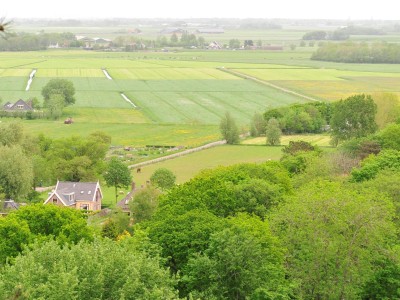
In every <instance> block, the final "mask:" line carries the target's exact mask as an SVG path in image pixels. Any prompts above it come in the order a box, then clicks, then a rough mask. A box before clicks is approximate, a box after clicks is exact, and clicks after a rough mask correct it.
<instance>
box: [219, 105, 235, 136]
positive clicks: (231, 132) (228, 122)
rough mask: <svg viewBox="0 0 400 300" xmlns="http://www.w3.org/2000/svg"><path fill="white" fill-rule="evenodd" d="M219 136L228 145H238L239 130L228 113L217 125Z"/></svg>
mask: <svg viewBox="0 0 400 300" xmlns="http://www.w3.org/2000/svg"><path fill="white" fill-rule="evenodd" d="M219 128H220V130H221V134H222V136H223V138H224V139H225V140H226V142H227V143H228V144H237V143H239V129H238V127H237V125H236V122H235V120H234V119H233V118H232V116H231V114H230V113H229V112H226V113H225V116H224V117H223V118H222V119H221V122H220V124H219Z"/></svg>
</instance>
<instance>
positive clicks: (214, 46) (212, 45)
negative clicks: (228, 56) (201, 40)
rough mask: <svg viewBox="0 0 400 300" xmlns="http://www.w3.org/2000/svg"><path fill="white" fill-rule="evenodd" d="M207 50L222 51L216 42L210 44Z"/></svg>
mask: <svg viewBox="0 0 400 300" xmlns="http://www.w3.org/2000/svg"><path fill="white" fill-rule="evenodd" d="M207 49H213V50H215V49H222V47H221V46H220V44H219V43H218V42H216V41H213V42H211V43H210V44H209V45H208V46H207Z"/></svg>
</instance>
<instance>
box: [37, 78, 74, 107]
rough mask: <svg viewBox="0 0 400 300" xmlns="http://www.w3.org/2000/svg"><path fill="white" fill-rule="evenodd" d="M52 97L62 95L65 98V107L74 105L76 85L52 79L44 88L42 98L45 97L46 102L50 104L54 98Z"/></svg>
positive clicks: (64, 80) (65, 80)
mask: <svg viewBox="0 0 400 300" xmlns="http://www.w3.org/2000/svg"><path fill="white" fill-rule="evenodd" d="M52 95H62V96H63V97H64V106H68V105H71V104H74V103H75V98H74V95H75V88H74V84H73V83H72V82H71V81H69V80H67V79H51V80H50V81H49V82H48V83H47V84H46V85H45V86H44V87H43V88H42V96H43V97H44V102H45V103H47V102H49V101H50V99H51V98H52Z"/></svg>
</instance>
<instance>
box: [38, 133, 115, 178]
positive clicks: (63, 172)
mask: <svg viewBox="0 0 400 300" xmlns="http://www.w3.org/2000/svg"><path fill="white" fill-rule="evenodd" d="M110 142H111V138H110V137H109V136H108V135H106V134H104V133H102V132H94V133H92V134H90V135H89V136H87V137H76V136H73V137H69V138H64V139H59V140H52V139H49V138H45V137H43V136H41V137H39V138H38V141H37V145H38V148H39V149H38V153H39V155H38V156H39V157H40V158H35V160H34V161H35V164H34V165H35V175H36V176H35V182H36V183H40V182H42V183H43V184H53V183H54V182H55V180H56V179H60V180H69V181H82V180H87V181H94V180H97V178H98V176H100V175H101V174H102V173H103V172H104V166H105V163H104V158H105V156H106V153H107V150H108V148H109V145H110Z"/></svg>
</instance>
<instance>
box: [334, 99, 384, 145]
mask: <svg viewBox="0 0 400 300" xmlns="http://www.w3.org/2000/svg"><path fill="white" fill-rule="evenodd" d="M376 112H377V107H376V104H375V103H374V101H373V100H372V98H371V96H368V95H367V96H366V95H364V94H362V95H355V96H351V97H348V98H347V99H345V100H340V101H338V102H336V103H335V104H334V106H333V113H332V119H331V129H332V132H331V135H332V137H333V138H334V139H335V140H337V141H343V140H348V139H350V138H359V137H363V136H367V135H368V134H371V133H374V132H375V131H376V130H377V128H378V127H377V125H376V123H375V115H376Z"/></svg>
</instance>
